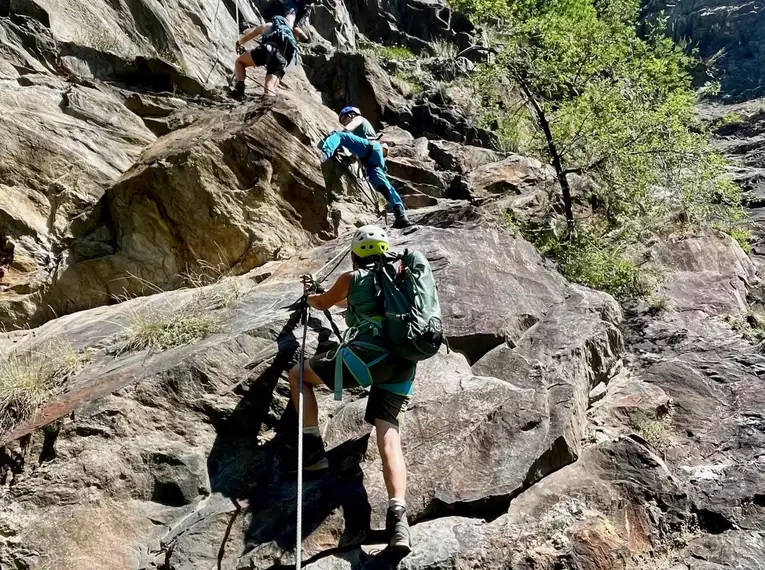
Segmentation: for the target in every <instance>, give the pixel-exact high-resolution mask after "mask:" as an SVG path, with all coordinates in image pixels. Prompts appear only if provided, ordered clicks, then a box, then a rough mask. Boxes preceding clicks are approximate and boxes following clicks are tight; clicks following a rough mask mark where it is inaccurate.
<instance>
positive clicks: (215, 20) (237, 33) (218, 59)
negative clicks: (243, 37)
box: [205, 0, 241, 85]
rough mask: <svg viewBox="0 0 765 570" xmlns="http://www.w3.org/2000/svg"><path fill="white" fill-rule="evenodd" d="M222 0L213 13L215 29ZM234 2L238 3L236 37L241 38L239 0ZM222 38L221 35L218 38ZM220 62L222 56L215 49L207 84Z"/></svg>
mask: <svg viewBox="0 0 765 570" xmlns="http://www.w3.org/2000/svg"><path fill="white" fill-rule="evenodd" d="M221 2H222V0H218V3H217V4H216V5H215V14H214V15H213V21H212V23H213V29H215V26H216V24H217V23H218V11H219V10H220V5H221ZM234 4H235V5H236V37H237V39H238V38H239V34H240V33H241V29H240V27H239V0H234ZM218 40H220V37H219V38H218ZM219 63H220V56H219V55H218V50H217V49H216V50H215V61H214V62H213V64H212V67H211V68H210V71H209V73H208V74H207V77H206V78H205V85H207V84H208V83H209V82H210V76H211V75H212V72H213V71H214V70H215V67H216V66H217V65H218V64H219Z"/></svg>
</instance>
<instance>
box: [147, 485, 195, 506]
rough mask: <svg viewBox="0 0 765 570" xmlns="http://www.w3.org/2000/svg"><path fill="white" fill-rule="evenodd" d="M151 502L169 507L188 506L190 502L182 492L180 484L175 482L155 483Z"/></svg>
mask: <svg viewBox="0 0 765 570" xmlns="http://www.w3.org/2000/svg"><path fill="white" fill-rule="evenodd" d="M151 500H152V501H154V502H155V503H159V504H161V505H166V506H168V507H182V506H184V505H186V504H188V501H187V500H186V498H185V497H184V496H183V491H181V488H180V487H179V486H178V484H177V483H175V482H173V481H170V482H163V481H155V482H154V490H153V492H152V494H151Z"/></svg>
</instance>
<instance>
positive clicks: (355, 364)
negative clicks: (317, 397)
mask: <svg viewBox="0 0 765 570" xmlns="http://www.w3.org/2000/svg"><path fill="white" fill-rule="evenodd" d="M355 345H356V346H359V347H361V348H368V349H370V350H376V351H377V352H380V353H381V354H380V356H378V357H377V358H375V359H374V360H373V361H372V362H370V363H368V364H367V363H366V362H364V361H363V360H362V359H361V358H359V356H358V355H357V354H356V353H355V352H353V349H352V348H351V347H350V346H342V347H340V348H339V349H338V351H337V353H336V354H335V400H337V401H338V402H339V401H341V400H342V399H343V365H345V366H347V367H348V370H349V371H350V373H351V374H352V375H353V377H354V378H355V379H356V382H358V383H359V385H360V386H363V387H364V388H369V387H370V386H371V385H372V374H371V373H370V372H369V369H370V368H371V367H372V366H374V365H375V364H378V363H380V362H382V361H383V360H385V359H386V358H387V357H388V351H387V350H385V349H384V348H381V347H379V346H377V345H375V344H370V343H367V342H356V343H355Z"/></svg>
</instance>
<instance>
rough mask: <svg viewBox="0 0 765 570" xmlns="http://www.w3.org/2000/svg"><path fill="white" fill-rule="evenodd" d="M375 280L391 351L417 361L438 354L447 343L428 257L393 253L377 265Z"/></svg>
mask: <svg viewBox="0 0 765 570" xmlns="http://www.w3.org/2000/svg"><path fill="white" fill-rule="evenodd" d="M375 280H376V282H377V286H378V289H379V291H380V298H381V301H382V305H383V307H384V311H385V313H384V320H383V326H382V333H383V337H384V338H385V339H386V344H387V348H388V350H389V351H390V352H391V354H393V355H394V356H397V357H399V358H403V359H405V360H411V361H414V362H419V361H420V360H425V359H427V358H430V357H431V356H433V355H434V354H436V353H437V352H438V349H439V348H440V347H441V343H442V342H443V328H442V324H441V305H440V304H439V302H438V292H437V291H436V281H435V279H433V271H432V270H431V269H430V264H429V263H428V260H427V258H426V257H425V256H424V255H423V254H422V253H420V252H419V251H413V252H410V251H409V250H405V251H404V253H403V254H395V253H389V254H387V255H386V256H385V258H384V261H383V262H382V263H380V264H379V265H378V266H377V267H376V268H375Z"/></svg>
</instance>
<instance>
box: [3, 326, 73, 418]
mask: <svg viewBox="0 0 765 570" xmlns="http://www.w3.org/2000/svg"><path fill="white" fill-rule="evenodd" d="M79 362H80V358H79V356H78V354H77V351H76V350H75V349H74V347H73V346H72V345H71V344H70V343H68V342H66V341H64V340H61V339H55V340H52V341H48V342H44V343H42V344H40V345H39V346H35V347H33V348H31V349H29V350H26V351H21V352H11V353H10V354H9V355H7V356H5V357H4V358H3V359H2V361H0V433H4V432H6V431H9V430H11V429H12V428H13V427H14V426H15V425H17V424H18V423H19V422H22V421H24V420H26V419H28V418H30V417H31V416H32V415H34V413H35V412H36V411H37V409H38V408H39V407H40V406H41V405H42V404H44V403H45V402H46V401H47V400H48V399H50V397H51V395H52V394H53V392H54V390H55V389H56V388H57V387H58V386H60V385H61V383H63V382H64V381H65V380H66V379H67V378H69V377H70V376H72V375H73V374H74V373H75V372H76V371H77V367H78V364H79Z"/></svg>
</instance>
